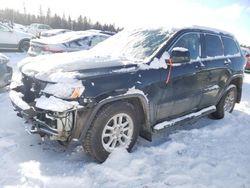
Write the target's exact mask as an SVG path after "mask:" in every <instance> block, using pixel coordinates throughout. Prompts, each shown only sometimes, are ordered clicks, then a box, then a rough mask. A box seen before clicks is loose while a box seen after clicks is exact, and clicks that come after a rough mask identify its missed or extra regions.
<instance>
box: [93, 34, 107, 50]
mask: <svg viewBox="0 0 250 188" xmlns="http://www.w3.org/2000/svg"><path fill="white" fill-rule="evenodd" d="M105 39H106V37H103V36H95V37H93V38H92V40H91V47H93V46H95V45H97V44H98V43H100V42H102V41H104V40H105Z"/></svg>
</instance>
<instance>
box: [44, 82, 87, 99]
mask: <svg viewBox="0 0 250 188" xmlns="http://www.w3.org/2000/svg"><path fill="white" fill-rule="evenodd" d="M84 89H85V87H84V86H83V85H82V82H81V81H77V82H74V83H56V84H47V86H46V87H45V88H44V90H43V91H42V92H43V93H47V94H51V95H54V96H55V97H58V98H62V99H76V98H79V97H80V96H81V95H82V93H83V92H84Z"/></svg>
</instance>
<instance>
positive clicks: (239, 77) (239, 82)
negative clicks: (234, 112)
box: [228, 75, 243, 103]
mask: <svg viewBox="0 0 250 188" xmlns="http://www.w3.org/2000/svg"><path fill="white" fill-rule="evenodd" d="M231 84H233V85H235V86H236V89H237V99H236V102H237V103H239V102H240V101H241V95H242V84H243V76H242V75H236V76H234V77H232V79H231V80H230V82H229V84H228V86H229V85H231Z"/></svg>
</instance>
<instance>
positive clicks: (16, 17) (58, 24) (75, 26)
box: [0, 6, 122, 32]
mask: <svg viewBox="0 0 250 188" xmlns="http://www.w3.org/2000/svg"><path fill="white" fill-rule="evenodd" d="M0 19H2V20H4V19H5V20H9V21H11V22H14V23H18V24H22V25H30V24H32V23H42V24H47V25H50V26H51V27H52V28H54V29H71V30H74V31H79V30H87V29H99V30H104V31H112V32H118V31H120V30H121V29H122V28H117V27H115V25H114V24H101V23H100V22H98V21H97V22H95V23H93V22H92V21H91V19H90V18H87V17H86V16H82V15H79V17H78V18H77V19H76V20H74V19H72V18H71V17H70V16H68V17H66V16H65V14H63V15H62V16H60V15H58V14H56V13H55V14H52V12H51V9H50V8H48V9H47V11H46V13H43V11H42V7H41V6H40V8H39V14H38V15H34V14H29V13H26V9H25V7H24V13H20V12H19V11H16V10H13V9H8V8H7V9H4V10H0Z"/></svg>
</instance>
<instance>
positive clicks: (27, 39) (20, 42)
mask: <svg viewBox="0 0 250 188" xmlns="http://www.w3.org/2000/svg"><path fill="white" fill-rule="evenodd" d="M23 41H29V42H30V39H29V38H23V39H22V40H20V41H19V43H18V45H17V46H18V49H19V48H20V45H21V44H22V42H23Z"/></svg>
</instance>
